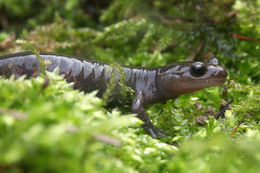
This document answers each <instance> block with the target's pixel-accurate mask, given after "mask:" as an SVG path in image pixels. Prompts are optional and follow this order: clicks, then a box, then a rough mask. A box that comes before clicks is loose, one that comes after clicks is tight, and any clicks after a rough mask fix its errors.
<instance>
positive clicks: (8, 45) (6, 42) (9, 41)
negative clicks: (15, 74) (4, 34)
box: [0, 35, 15, 50]
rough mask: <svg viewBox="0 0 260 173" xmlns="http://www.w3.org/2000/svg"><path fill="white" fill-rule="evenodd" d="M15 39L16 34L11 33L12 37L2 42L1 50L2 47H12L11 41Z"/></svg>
mask: <svg viewBox="0 0 260 173" xmlns="http://www.w3.org/2000/svg"><path fill="white" fill-rule="evenodd" d="M14 39H15V36H14V35H11V36H10V37H8V38H7V39H5V40H3V41H1V42H0V50H1V49H6V48H8V47H10V43H11V42H12V41H14Z"/></svg>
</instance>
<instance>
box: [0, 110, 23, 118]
mask: <svg viewBox="0 0 260 173" xmlns="http://www.w3.org/2000/svg"><path fill="white" fill-rule="evenodd" d="M0 114H10V115H11V116H12V117H14V118H15V119H18V120H23V119H25V117H26V115H25V114H24V113H22V112H19V111H16V110H7V109H3V108H0Z"/></svg>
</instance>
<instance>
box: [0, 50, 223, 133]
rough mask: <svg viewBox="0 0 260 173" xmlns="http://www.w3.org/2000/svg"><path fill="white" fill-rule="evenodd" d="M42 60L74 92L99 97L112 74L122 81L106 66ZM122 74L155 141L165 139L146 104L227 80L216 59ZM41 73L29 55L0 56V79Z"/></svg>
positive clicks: (131, 69)
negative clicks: (68, 84) (57, 70)
mask: <svg viewBox="0 0 260 173" xmlns="http://www.w3.org/2000/svg"><path fill="white" fill-rule="evenodd" d="M40 57H41V58H42V59H43V61H44V62H46V61H47V62H49V64H48V65H46V67H45V68H46V70H47V71H50V72H52V71H54V69H56V68H57V67H58V68H59V72H60V74H63V75H64V76H65V79H66V80H67V81H68V82H74V88H75V89H79V90H80V91H84V92H92V91H95V90H97V91H98V93H97V96H99V97H102V95H103V94H104V93H105V92H106V89H107V87H108V83H109V81H110V79H111V77H112V74H113V71H114V72H115V73H116V75H115V76H116V77H115V78H116V81H115V82H116V83H119V81H120V79H122V75H119V70H115V69H113V68H111V65H110V64H107V63H102V62H97V61H91V60H87V59H82V58H78V57H71V56H66V55H58V54H52V53H40ZM116 71H117V72H116ZM122 71H123V75H124V80H125V85H126V86H127V87H130V88H131V89H132V90H133V92H134V95H133V98H132V100H131V112H132V113H135V114H137V116H138V118H140V119H141V120H142V121H143V122H144V123H143V125H142V127H143V128H144V129H145V131H147V132H148V133H149V134H150V135H151V136H152V137H153V138H158V137H163V136H164V133H163V132H162V131H161V130H160V129H158V128H156V127H155V126H153V125H152V123H151V121H150V119H149V117H148V115H147V113H146V111H145V106H146V105H150V104H153V103H158V102H165V101H167V100H168V99H173V98H176V97H178V96H180V95H182V94H186V93H193V92H195V91H198V90H201V89H203V88H208V87H212V86H218V85H221V84H223V83H224V82H225V80H226V77H227V71H226V70H225V69H224V68H223V67H222V66H221V65H220V63H219V61H218V59H216V58H211V59H208V60H206V61H204V62H181V63H176V64H171V65H166V66H161V67H152V68H147V67H136V68H135V67H124V66H123V67H122ZM39 73H40V66H39V62H38V59H37V57H36V56H35V55H34V54H32V53H30V52H24V53H17V54H10V55H6V56H2V57H0V76H5V77H10V76H11V75H14V76H15V77H17V78H18V77H20V76H22V75H26V76H27V77H28V78H29V77H36V76H38V75H39ZM118 87H119V88H120V85H117V88H118ZM119 97H120V92H119V90H118V89H116V91H114V92H113V93H112V96H111V98H112V102H113V101H117V100H118V99H119ZM129 106H130V105H129Z"/></svg>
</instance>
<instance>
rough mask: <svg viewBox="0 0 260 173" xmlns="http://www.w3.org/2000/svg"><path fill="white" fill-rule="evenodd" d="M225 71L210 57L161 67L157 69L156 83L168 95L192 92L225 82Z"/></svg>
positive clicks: (175, 95)
mask: <svg viewBox="0 0 260 173" xmlns="http://www.w3.org/2000/svg"><path fill="white" fill-rule="evenodd" d="M226 77H227V71H226V70H225V69H224V68H223V67H222V66H221V65H220V64H219V61H218V59H216V58H212V59H209V60H207V61H204V62H183V63H179V64H175V65H170V66H166V67H162V68H161V69H160V70H159V71H158V80H157V82H158V83H157V84H158V86H159V87H160V90H161V91H163V90H164V91H165V94H168V95H169V96H170V97H177V96H179V95H181V94H185V93H192V92H195V91H198V90H201V89H203V88H208V87H211V86H218V85H221V84H223V83H224V82H225V80H226Z"/></svg>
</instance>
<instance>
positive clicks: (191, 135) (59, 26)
mask: <svg viewBox="0 0 260 173" xmlns="http://www.w3.org/2000/svg"><path fill="white" fill-rule="evenodd" d="M16 39H23V40H27V41H29V42H30V43H32V44H33V45H34V46H35V47H36V48H37V49H38V50H39V51H43V52H56V53H62V54H67V55H74V56H81V57H84V58H88V59H96V60H99V61H104V62H108V63H112V62H116V63H118V64H120V65H128V66H150V67H151V66H161V65H166V64H170V63H175V62H180V61H185V60H200V61H202V60H205V59H207V58H210V57H212V56H216V57H217V58H218V59H219V60H220V61H221V63H222V64H223V65H224V66H225V67H226V69H227V70H228V72H229V77H228V80H229V81H230V82H227V83H226V87H227V88H228V89H227V93H226V94H224V95H223V94H221V89H222V88H221V87H214V88H209V89H206V90H203V91H200V92H198V93H195V94H192V95H184V96H182V97H180V98H178V99H177V100H175V101H168V102H167V104H165V105H162V104H156V105H153V106H151V107H149V109H148V113H149V115H150V117H151V119H152V121H153V123H154V124H155V125H156V126H157V127H160V128H161V129H163V130H164V131H165V132H166V133H167V138H165V139H160V140H155V139H152V138H151V137H150V136H148V135H146V134H145V133H144V132H143V130H142V129H140V128H138V127H139V126H140V121H138V120H137V119H136V118H135V117H133V115H125V116H121V115H123V114H129V112H125V111H123V112H120V111H119V110H118V109H116V110H107V109H105V108H103V107H102V105H104V101H103V100H102V99H98V98H96V97H95V96H94V94H84V93H80V92H79V91H73V90H72V88H71V84H67V83H66V82H65V81H64V80H63V79H62V77H60V76H58V75H56V74H54V73H48V76H49V78H50V82H49V85H48V87H47V88H46V90H44V92H42V91H41V88H42V85H43V83H44V79H43V78H40V77H39V78H36V79H30V80H23V79H19V80H13V79H3V78H0V172H33V173H35V172H167V171H168V172H185V173H186V172H259V170H260V164H259V163H260V147H259V142H260V126H259V125H260V123H259V119H260V106H259V103H260V86H259V82H260V0H250V1H243V0H222V1H217V0H214V1H212V0H192V1H191V0H183V1H179V0H168V1H164V0H142V1H141V0H114V1H110V0H95V1H90V0H49V1H46V0H1V1H0V55H5V54H8V53H14V52H21V51H27V50H25V49H23V48H22V47H20V46H18V45H16V44H15V43H14V42H15V40H16ZM232 97H234V102H233V104H232V107H231V109H230V110H228V111H227V112H226V118H225V119H220V120H215V119H214V118H211V117H210V118H209V120H208V121H207V122H206V125H205V126H198V125H197V124H196V121H195V120H194V119H195V118H196V117H197V116H199V115H201V114H203V113H205V112H206V111H207V108H206V107H208V106H211V107H212V108H213V109H214V110H216V111H217V110H218V108H219V105H220V102H221V100H225V101H227V100H229V99H230V98H232ZM198 101H200V103H201V104H202V105H203V107H204V108H203V109H202V110H197V109H196V107H195V106H194V104H195V103H198ZM121 111H122V110H121ZM246 113H247V114H246ZM245 115H248V116H246V118H245V120H244V121H243V122H242V124H241V126H240V127H239V128H238V129H237V131H236V132H235V133H234V135H232V136H231V135H230V134H231V133H232V131H233V130H234V129H235V128H236V126H237V125H238V124H239V122H240V121H241V120H242V119H243V117H245ZM129 127H130V128H129Z"/></svg>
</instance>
